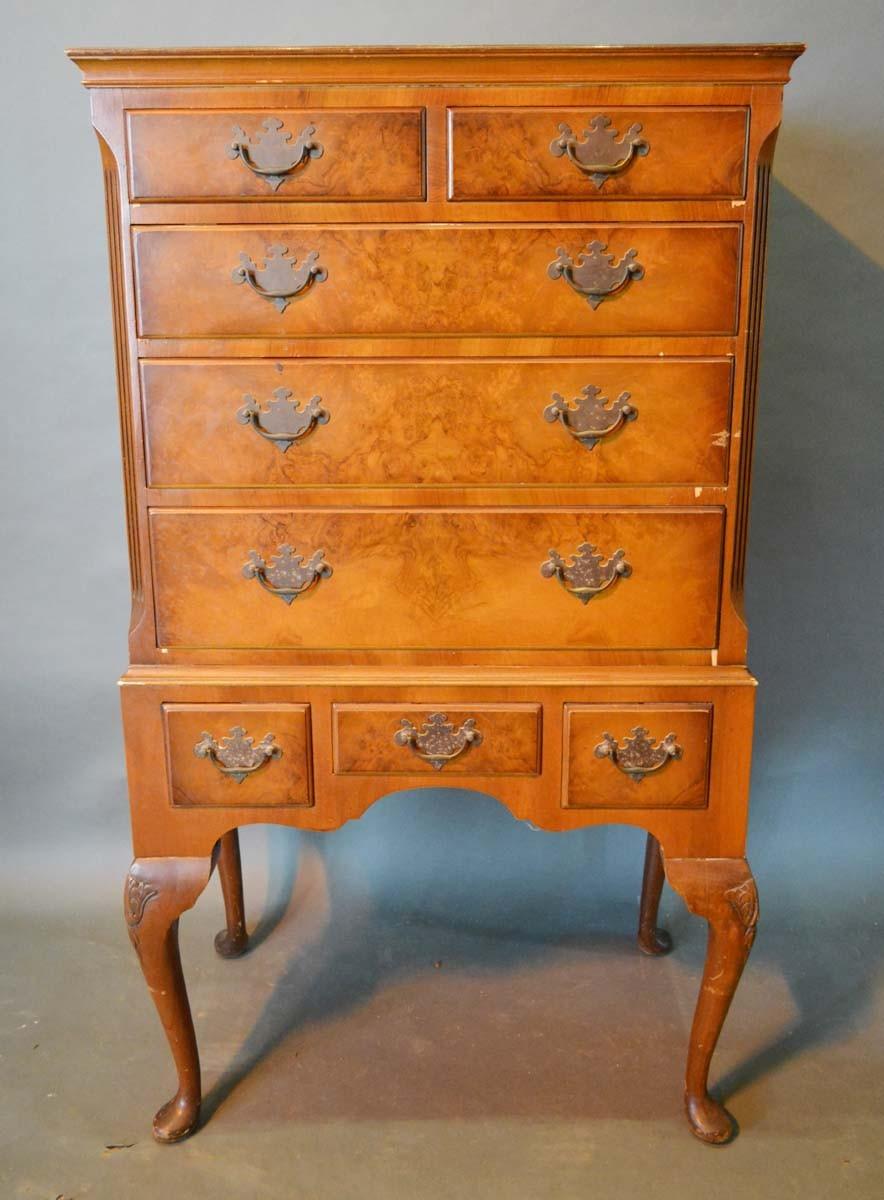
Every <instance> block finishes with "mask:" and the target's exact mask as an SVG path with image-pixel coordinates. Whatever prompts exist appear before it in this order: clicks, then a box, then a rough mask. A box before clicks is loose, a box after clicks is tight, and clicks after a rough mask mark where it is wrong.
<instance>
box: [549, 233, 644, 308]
mask: <svg viewBox="0 0 884 1200" xmlns="http://www.w3.org/2000/svg"><path fill="white" fill-rule="evenodd" d="M607 249H608V247H607V245H606V244H605V243H604V242H590V243H589V244H588V245H587V247H586V249H585V250H581V251H580V253H579V254H578V255H577V257H576V258H571V256H570V254H569V253H568V252H567V250H565V249H564V247H562V246H559V247H558V249H557V250H556V258H555V260H554V261H553V262H551V263H550V264H549V266H548V267H547V274H548V275H549V277H550V279H564V280H565V282H566V283H567V284H568V286H569V287H571V288H573V289H574V291H575V292H576V293H577V295H578V296H583V297H584V299H585V300H586V301H587V303H588V304H589V307H590V308H592V309H596V308H598V306H599V305H600V304H601V302H602V301H603V300H607V299H609V298H610V297H611V296H616V295H617V294H618V292H622V291H623V290H624V288H626V287H628V285H629V284H630V283H631V282H632V280H633V279H641V278H642V276H643V275H644V273H645V269H644V267H643V266H642V265H641V263H639V262H636V256H637V255H638V251H637V250H627V251H626V253H625V254H624V255H623V257H622V258H621V259H620V261H619V262H618V263H615V262H614V255H613V254H606V253H605V251H606V250H607Z"/></svg>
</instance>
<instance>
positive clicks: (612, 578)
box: [540, 542, 632, 604]
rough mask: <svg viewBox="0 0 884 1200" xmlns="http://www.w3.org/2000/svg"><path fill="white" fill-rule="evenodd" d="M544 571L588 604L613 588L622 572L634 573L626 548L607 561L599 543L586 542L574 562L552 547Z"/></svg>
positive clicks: (541, 570)
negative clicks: (627, 558) (597, 545)
mask: <svg viewBox="0 0 884 1200" xmlns="http://www.w3.org/2000/svg"><path fill="white" fill-rule="evenodd" d="M540 574H541V575H542V576H543V577H544V579H558V581H559V583H560V584H561V585H562V587H563V588H564V589H565V591H566V592H569V593H570V594H571V595H572V596H576V597H577V599H578V600H579V601H580V603H581V604H588V603H589V601H590V600H591V599H592V598H593V596H598V595H599V594H600V593H601V592H605V591H607V590H608V588H609V587H612V586H613V585H614V584H615V583H616V582H617V580H618V579H619V578H620V577H621V575H622V576H624V577H625V576H628V575H631V574H632V567H631V566H630V565H629V563H628V562H627V561H626V551H625V550H615V551H614V553H613V554H612V555H611V557H610V558H609V559H607V560H606V559H605V557H604V555H602V554H599V553H598V551H597V548H596V547H595V546H593V545H592V544H591V543H590V542H584V543H583V544H582V545H581V546H578V547H577V553H576V554H574V555H573V556H572V558H571V561H570V562H566V561H565V559H563V558H562V556H561V555H560V554H559V552H558V551H557V550H550V552H549V557H548V558H547V560H546V562H544V563H542V564H541V567H540Z"/></svg>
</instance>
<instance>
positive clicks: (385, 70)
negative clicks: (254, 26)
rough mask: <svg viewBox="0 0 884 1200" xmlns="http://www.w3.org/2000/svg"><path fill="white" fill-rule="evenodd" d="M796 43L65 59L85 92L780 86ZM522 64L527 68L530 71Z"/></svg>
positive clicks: (321, 49) (268, 49)
mask: <svg viewBox="0 0 884 1200" xmlns="http://www.w3.org/2000/svg"><path fill="white" fill-rule="evenodd" d="M803 51H804V46H803V45H802V44H801V43H798V42H786V43H758V44H750V45H728V44H715V45H702V44H694V45H681V46H548V45H547V46H527V45H513V46H506V45H495V46H282V47H276V46H242V47H237V46H218V47H212V48H208V47H181V48H176V49H158V48H138V49H136V48H120V47H106V48H82V49H80V48H78V49H71V50H68V51H67V54H68V56H69V57H70V58H71V59H73V61H74V62H75V63H76V64H77V66H78V67H79V68H80V70H81V71H82V72H83V76H84V79H83V82H84V83H85V84H86V86H87V87H174V86H196V85H200V84H218V83H238V84H258V83H260V84H270V85H272V84H274V83H391V82H392V83H477V82H478V83H497V82H501V83H506V82H523V81H526V80H529V79H530V80H531V81H533V82H539V83H543V82H548V83H560V82H567V83H574V82H578V83H608V82H611V83H624V82H629V83H655V82H664V83H667V82H671V83H719V82H720V83H735V82H741V83H785V82H786V81H787V80H788V78H789V68H790V66H791V64H792V63H793V62H794V61H795V59H796V58H798V56H799V55H800V54H801V53H802V52H803ZM529 64H530V66H529Z"/></svg>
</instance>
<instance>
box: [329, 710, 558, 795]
mask: <svg viewBox="0 0 884 1200" xmlns="http://www.w3.org/2000/svg"><path fill="white" fill-rule="evenodd" d="M437 711H438V710H437V709H436V708H434V707H432V706H430V707H428V706H427V705H419V704H403V705H398V706H394V705H389V704H335V705H334V707H333V713H332V721H333V726H332V729H333V738H334V742H333V757H334V770H335V774H337V775H396V776H398V775H407V776H415V777H417V778H418V779H422V780H423V782H424V783H426V782H427V777H428V776H429V777H431V778H435V780H436V781H437V783H438V785H439V786H442V787H444V786H445V784H446V781H447V780H448V779H450V777H451V776H452V775H474V776H482V775H537V774H539V773H540V705H539V704H490V703H487V702H484V701H480V702H478V703H476V704H473V705H472V706H471V707H470V708H463V707H461V706H455V707H451V706H449V707H448V708H446V709H444V712H445V716H446V717H447V718H448V721H449V722H450V723H451V724H452V725H454V726H455V728H460V726H461V725H462V724H463V722H464V721H467V720H469V719H470V718H473V719H475V722H476V728H477V729H478V730H479V732H480V733H481V735H482V741H481V743H480V744H479V745H477V746H471V747H470V748H469V749H468V750H467V751H466V752H465V753H464V754H463V755H461V756H460V757H458V758H456V759H454V760H453V761H452V762H450V763H446V765H445V766H444V767H443V768H442V770H441V771H436V770H435V769H434V768H433V766H432V765H431V764H430V763H428V762H423V761H421V759H419V758H417V757H415V755H414V754H412V752H411V750H410V749H409V748H408V747H407V746H398V745H396V743H395V742H394V741H393V735H394V734H395V733H396V731H397V730H398V729H399V728H400V722H401V718H403V717H405V718H407V719H408V720H409V721H411V722H412V724H413V725H415V726H416V727H417V728H418V729H420V728H421V727H422V726H423V723H424V722H425V721H426V720H427V718H428V717H429V716H430V715H431V714H432V713H435V712H437Z"/></svg>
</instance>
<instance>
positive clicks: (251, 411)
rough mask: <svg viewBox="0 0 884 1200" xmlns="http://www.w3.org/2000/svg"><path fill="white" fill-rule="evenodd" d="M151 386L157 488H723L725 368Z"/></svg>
mask: <svg viewBox="0 0 884 1200" xmlns="http://www.w3.org/2000/svg"><path fill="white" fill-rule="evenodd" d="M141 379H142V394H143V400H144V408H145V428H146V432H147V437H146V443H147V454H148V464H147V470H148V482H149V484H150V485H152V486H154V487H228V488H232V487H280V486H283V487H284V486H286V485H306V486H310V485H315V484H329V485H333V486H355V485H360V484H361V485H417V486H420V485H457V484H463V485H469V484H477V485H483V486H489V485H507V484H552V485H558V484H593V483H691V484H714V483H723V482H725V479H726V469H727V453H728V445H727V443H728V427H729V425H730V399H731V364H730V361H729V360H727V359H712V360H696V361H687V360H672V359H667V360H660V359H613V360H612V359H587V360H576V361H575V360H564V361H562V360H559V361H556V360H552V361H542V360H537V359H532V360H516V361H508V362H499V361H497V362H481V361H480V362H470V361H465V360H457V361H447V362H445V361H441V362H440V361H436V362H426V361H420V360H419V361H411V362H383V361H381V362H378V361H371V362H366V361H358V362H345V363H340V362H316V361H314V362H309V361H308V362H302V361H288V362H286V363H284V364H283V363H270V362H264V361H251V362H248V361H246V362H243V361H241V360H240V361H235V362H230V361H227V362H205V361H203V362H188V361H181V362H168V361H165V362H152V361H149V360H148V361H144V362H142V364H141ZM590 387H595V388H599V389H600V399H604V400H606V401H608V404H607V405H606V406H605V407H606V408H607V412H599V411H598V404H599V398H596V399H595V400H593V398H592V397H589V396H587V395H585V394H583V393H584V390H585V389H586V388H590ZM280 389H282V391H280ZM285 392H288V393H290V394H291V395H290V396H286V395H285ZM625 392H628V393H629V396H628V399H627V400H625V401H623V400H622V397H623V394H624V393H625ZM555 394H559V395H560V396H561V397H563V398H564V399H566V400H567V401H568V408H569V409H570V410H571V411H566V412H561V411H560V410H559V409H557V408H556V406H555V405H554V404H553V396H554V395H555ZM314 396H318V397H319V399H320V407H321V409H322V413H320V414H318V419H316V420H312V421H311V420H310V418H309V415H308V412H307V406H308V404H309V401H310V400H311V398H312V397H314ZM248 397H252V401H251V402H249V401H248ZM623 405H626V408H624V407H623ZM621 410H622V411H621ZM320 421H324V422H325V423H324V424H323V423H320ZM605 429H610V431H611V432H610V433H607V434H603V433H602V432H601V431H603V430H605ZM590 430H596V431H598V434H599V436H598V440H595V439H593V438H592V437H589V436H587V433H588V431H590ZM287 433H290V434H291V435H292V437H295V436H299V435H300V436H301V437H302V439H303V440H298V441H296V442H295V441H289V440H287V439H286V437H285V435H286V434H287ZM578 435H581V436H578ZM274 439H275V440H274ZM594 440H595V444H594V445H593V444H592V443H593V441H594Z"/></svg>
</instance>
